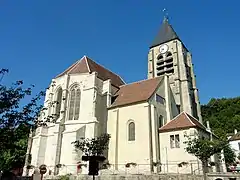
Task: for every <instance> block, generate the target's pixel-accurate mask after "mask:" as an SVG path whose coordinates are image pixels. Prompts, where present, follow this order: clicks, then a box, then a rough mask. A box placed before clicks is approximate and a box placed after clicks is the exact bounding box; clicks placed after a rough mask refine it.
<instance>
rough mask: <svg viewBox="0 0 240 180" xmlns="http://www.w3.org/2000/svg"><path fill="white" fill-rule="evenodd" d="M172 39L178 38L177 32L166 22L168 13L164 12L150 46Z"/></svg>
mask: <svg viewBox="0 0 240 180" xmlns="http://www.w3.org/2000/svg"><path fill="white" fill-rule="evenodd" d="M174 39H179V37H178V35H177V33H176V32H175V31H174V29H173V28H172V26H171V25H170V24H169V22H168V15H167V14H166V15H165V16H164V19H163V23H162V26H161V28H160V30H159V32H158V34H157V36H156V37H155V39H154V40H153V43H152V44H151V46H150V48H152V47H154V46H158V45H160V44H163V43H165V42H168V41H171V40H174Z"/></svg>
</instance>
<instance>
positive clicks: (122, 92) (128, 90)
mask: <svg viewBox="0 0 240 180" xmlns="http://www.w3.org/2000/svg"><path fill="white" fill-rule="evenodd" d="M161 80H162V77H157V78H152V79H147V80H143V81H138V82H134V83H131V84H127V85H123V86H120V89H119V90H118V92H117V93H116V94H115V95H114V97H113V98H115V101H114V102H113V104H112V105H111V106H110V108H112V107H117V106H124V105H128V104H132V103H136V102H141V101H147V100H148V99H149V98H150V97H151V96H152V95H153V93H154V92H155V90H156V88H157V87H158V85H159V83H160V81H161Z"/></svg>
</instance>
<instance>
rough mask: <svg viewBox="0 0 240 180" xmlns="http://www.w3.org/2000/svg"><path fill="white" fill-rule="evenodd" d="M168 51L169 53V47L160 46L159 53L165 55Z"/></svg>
mask: <svg viewBox="0 0 240 180" xmlns="http://www.w3.org/2000/svg"><path fill="white" fill-rule="evenodd" d="M167 51H168V45H166V44H164V45H162V46H160V48H159V52H160V53H161V54H164V53H166V52H167Z"/></svg>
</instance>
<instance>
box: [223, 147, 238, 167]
mask: <svg viewBox="0 0 240 180" xmlns="http://www.w3.org/2000/svg"><path fill="white" fill-rule="evenodd" d="M223 152H224V160H225V163H226V166H227V167H229V166H230V165H231V164H232V163H234V162H235V160H236V155H235V153H234V151H233V149H232V148H231V147H230V145H229V144H227V145H226V146H225V147H224V148H223Z"/></svg>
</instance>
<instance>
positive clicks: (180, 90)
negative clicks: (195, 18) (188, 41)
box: [148, 18, 202, 122]
mask: <svg viewBox="0 0 240 180" xmlns="http://www.w3.org/2000/svg"><path fill="white" fill-rule="evenodd" d="M158 76H167V77H168V82H169V85H170V88H171V90H172V92H173V96H174V99H175V102H176V103H177V106H178V108H179V111H180V112H181V111H185V112H187V113H189V114H191V115H193V116H194V117H196V118H197V119H199V121H200V122H202V116H201V108H200V102H199V97H198V89H197V87H196V79H195V74H194V71H193V64H192V55H191V53H190V52H189V51H188V49H187V48H186V47H185V45H184V44H183V42H182V41H181V40H180V38H179V37H178V35H177V33H176V32H175V31H174V29H173V27H172V26H171V25H170V24H169V21H168V19H167V18H164V20H163V23H162V26H161V28H160V30H159V32H158V34H157V36H156V37H155V39H154V41H153V43H152V45H151V46H150V49H149V53H148V78H153V77H158Z"/></svg>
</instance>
